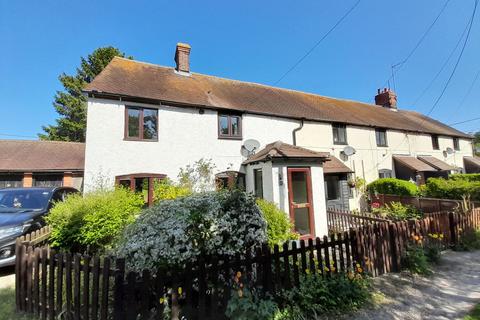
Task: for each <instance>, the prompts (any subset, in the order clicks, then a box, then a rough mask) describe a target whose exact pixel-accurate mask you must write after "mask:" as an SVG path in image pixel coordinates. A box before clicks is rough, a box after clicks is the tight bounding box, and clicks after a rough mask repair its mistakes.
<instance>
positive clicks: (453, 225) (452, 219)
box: [448, 212, 457, 246]
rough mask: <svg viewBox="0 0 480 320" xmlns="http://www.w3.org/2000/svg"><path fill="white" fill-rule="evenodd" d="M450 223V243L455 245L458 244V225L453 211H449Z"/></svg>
mask: <svg viewBox="0 0 480 320" xmlns="http://www.w3.org/2000/svg"><path fill="white" fill-rule="evenodd" d="M448 225H449V226H450V242H451V243H450V245H451V246H454V245H456V244H457V232H456V231H457V226H456V221H455V214H454V213H453V212H449V213H448Z"/></svg>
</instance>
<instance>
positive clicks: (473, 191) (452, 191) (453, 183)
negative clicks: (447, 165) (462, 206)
mask: <svg viewBox="0 0 480 320" xmlns="http://www.w3.org/2000/svg"><path fill="white" fill-rule="evenodd" d="M424 193H425V196H426V197H431V198H442V199H459V200H461V199H462V197H464V196H468V195H469V196H470V199H471V200H473V201H480V181H468V180H466V179H462V178H460V179H459V178H458V177H457V178H454V179H448V180H445V179H443V178H430V179H428V180H427V184H426V185H425V188H424Z"/></svg>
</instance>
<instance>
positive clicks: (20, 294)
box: [16, 209, 480, 320]
mask: <svg viewBox="0 0 480 320" xmlns="http://www.w3.org/2000/svg"><path fill="white" fill-rule="evenodd" d="M479 227H480V210H479V209H475V210H474V211H473V212H472V213H470V214H468V215H460V214H457V213H453V212H440V213H432V214H429V215H427V217H425V218H423V219H421V220H415V221H402V222H385V221H375V223H372V224H366V225H362V226H360V227H358V228H356V229H351V230H349V231H346V232H341V233H337V234H332V235H330V236H328V237H323V238H321V239H320V238H315V239H308V240H307V241H304V240H300V241H298V242H295V241H294V242H291V243H286V244H284V245H283V246H281V247H279V246H275V247H274V248H273V250H270V249H269V248H268V247H265V246H264V247H261V248H252V249H249V250H246V251H245V252H244V253H243V254H241V255H240V254H237V255H236V256H235V257H233V258H228V257H207V256H203V257H200V259H199V260H198V261H196V262H195V263H189V264H187V265H186V266H184V267H183V268H179V269H178V270H157V271H155V272H151V271H148V270H144V271H142V272H140V273H137V272H131V271H128V270H127V268H126V266H125V260H123V259H116V258H111V257H103V258H100V257H89V256H85V255H79V254H74V255H72V254H69V253H56V252H55V251H54V250H52V249H50V248H48V247H46V246H40V247H39V246H37V245H36V244H34V245H32V243H31V242H22V241H21V239H20V240H19V241H18V242H17V270H16V277H17V288H16V290H17V296H16V298H17V301H16V303H17V310H18V311H19V312H27V313H30V314H35V315H37V316H38V317H39V318H41V319H79V320H80V319H81V320H89V319H94V320H97V319H102V320H106V319H114V320H130V319H163V318H162V315H163V314H164V313H165V312H167V306H168V308H169V310H168V312H169V313H170V314H171V316H172V318H173V319H223V318H225V316H224V314H225V309H226V306H227V303H228V301H229V299H230V297H231V294H232V291H233V290H234V283H235V282H234V281H233V280H234V278H235V275H236V274H237V273H238V272H240V273H241V282H242V283H244V284H245V287H247V288H254V289H255V290H257V291H258V292H261V293H275V292H277V291H278V290H281V289H284V288H291V287H294V286H298V284H299V282H300V279H301V277H302V276H303V275H304V274H317V275H318V276H329V275H331V274H332V273H337V272H347V271H349V270H353V268H355V265H356V264H357V263H360V264H361V265H362V267H363V268H364V269H365V270H367V271H368V272H369V273H370V274H371V275H372V276H379V275H382V274H384V273H388V272H397V271H399V270H400V269H401V257H402V255H403V254H404V252H405V250H406V248H407V244H408V243H409V241H410V239H411V238H412V235H418V236H423V237H428V234H432V233H436V234H443V235H444V237H443V239H442V241H443V246H444V247H445V248H447V247H449V246H451V245H453V244H456V243H458V242H459V241H460V240H461V237H462V236H463V234H464V233H465V232H468V231H469V230H473V229H478V228H479ZM30 241H32V239H31V237H30Z"/></svg>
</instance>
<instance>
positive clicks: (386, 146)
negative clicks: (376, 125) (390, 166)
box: [377, 144, 388, 148]
mask: <svg viewBox="0 0 480 320" xmlns="http://www.w3.org/2000/svg"><path fill="white" fill-rule="evenodd" d="M377 147H379V148H388V145H380V144H377Z"/></svg>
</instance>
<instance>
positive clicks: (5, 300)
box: [0, 288, 33, 320]
mask: <svg viewBox="0 0 480 320" xmlns="http://www.w3.org/2000/svg"><path fill="white" fill-rule="evenodd" d="M0 320H33V318H32V317H30V316H27V315H19V314H16V313H15V289H12V288H4V289H0Z"/></svg>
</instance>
